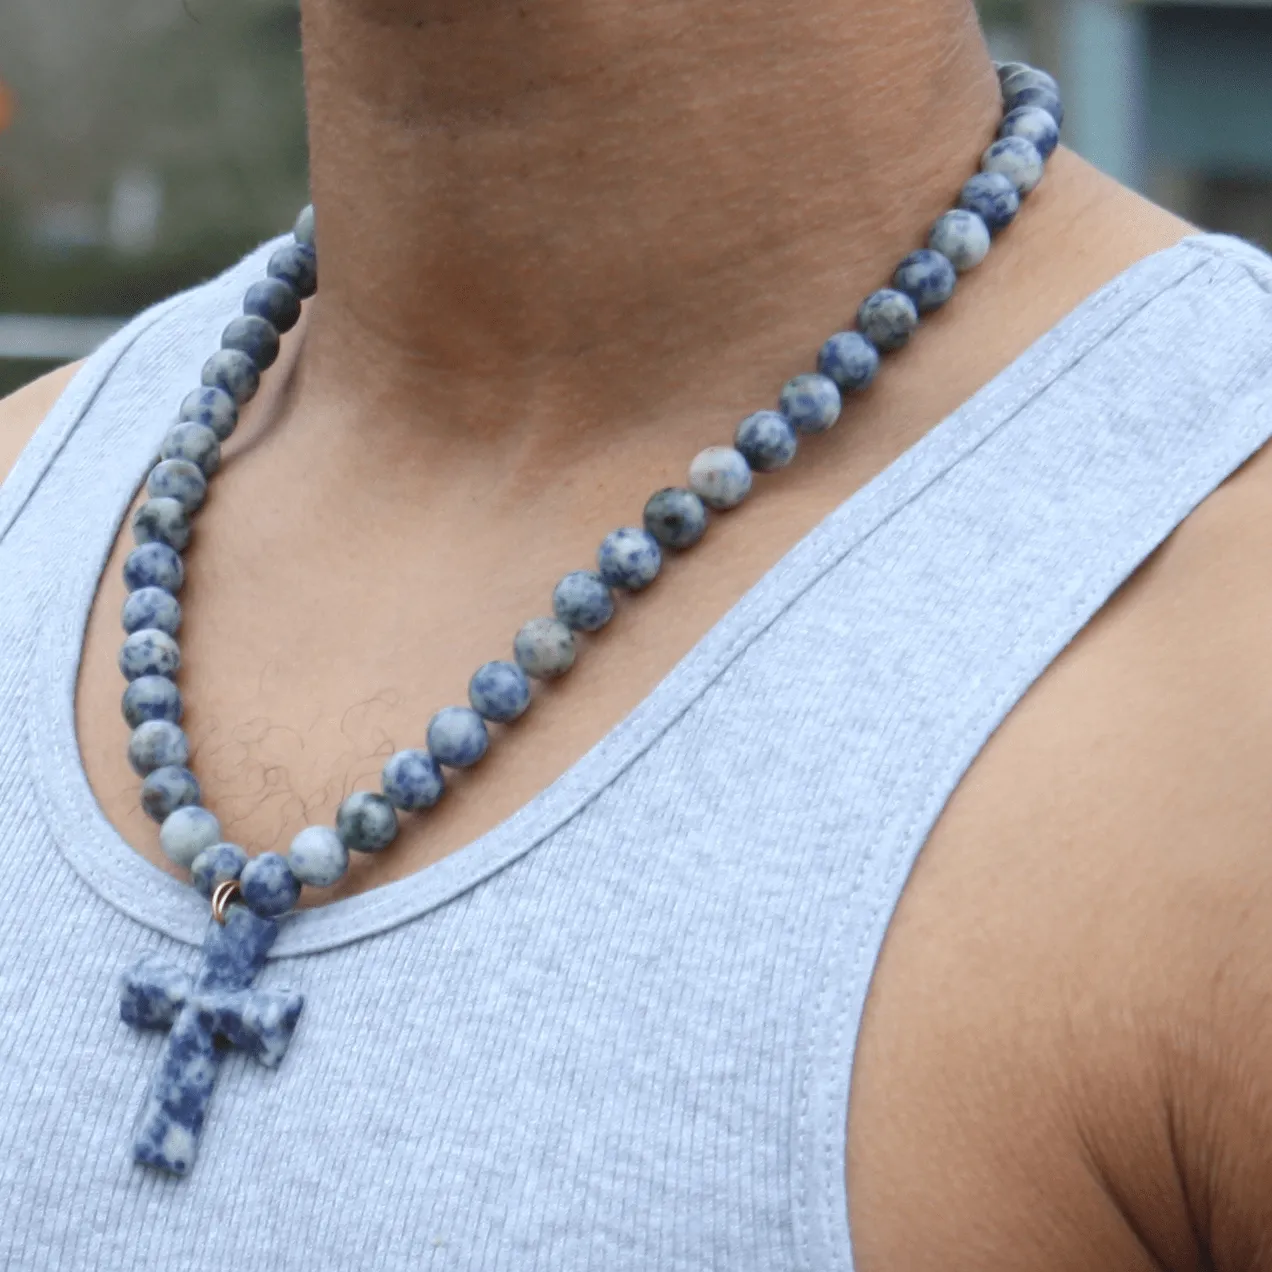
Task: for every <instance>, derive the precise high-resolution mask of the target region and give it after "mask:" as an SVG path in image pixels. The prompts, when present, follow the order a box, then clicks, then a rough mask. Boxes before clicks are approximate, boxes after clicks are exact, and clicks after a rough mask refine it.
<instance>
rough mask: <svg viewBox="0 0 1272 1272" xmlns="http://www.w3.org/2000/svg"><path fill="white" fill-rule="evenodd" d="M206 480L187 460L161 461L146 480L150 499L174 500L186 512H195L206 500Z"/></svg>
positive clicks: (200, 471) (194, 465) (196, 466)
mask: <svg viewBox="0 0 1272 1272" xmlns="http://www.w3.org/2000/svg"><path fill="white" fill-rule="evenodd" d="M207 493H208V479H207V478H206V477H205V476H204V475H203V472H202V470H201V469H200V468H199V466H198V464H192V463H191V462H190V461H189V460H188V459H162V460H160V461H159V463H157V464H156V465H155V466H154V467H153V468H152V469H151V470H150V476H149V477H147V478H146V494H148V495H149V496H150V497H151V499H175V500H176V501H177V502H178V503H179V504H180V505H181V506H182V507H183V508H184V509H185V510H186V512H197V511H198V510H199V509H200V508H201V507H202V506H203V501H204V499H206V498H207Z"/></svg>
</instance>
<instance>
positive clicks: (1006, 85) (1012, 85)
mask: <svg viewBox="0 0 1272 1272" xmlns="http://www.w3.org/2000/svg"><path fill="white" fill-rule="evenodd" d="M1007 65H1008V67H1009V69H1008V70H1007V71H1006V73H1005V74H1004V73H1001V72H1000V73H999V78H998V83H999V86H1000V87H1001V88H1002V93H1003V105H1004V106H1005V107H1006V108H1007V109H1008V110H1011V109H1012V107H1013V106H1015V104H1016V98H1017V96H1018V95H1019V94H1020V93H1021V92H1023V91H1024V90H1025V89H1026V88H1045V89H1046V90H1047V92H1049V93H1054V94H1055V95H1056V96H1057V97H1059V96H1060V85H1059V84H1058V83H1057V82H1056V81H1055V79H1054V77H1052V76H1051V75H1048V74H1047V72H1046V71H1041V70H1039V69H1038V68H1037V67H1036V66H1028V65H1026V64H1025V63H1024V62H1013V63H1008V64H1007Z"/></svg>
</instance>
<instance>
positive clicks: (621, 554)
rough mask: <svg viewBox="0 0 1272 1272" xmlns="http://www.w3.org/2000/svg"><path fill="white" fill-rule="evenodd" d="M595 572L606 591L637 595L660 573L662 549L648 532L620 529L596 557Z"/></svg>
mask: <svg viewBox="0 0 1272 1272" xmlns="http://www.w3.org/2000/svg"><path fill="white" fill-rule="evenodd" d="M596 568H597V571H598V572H599V573H600V576H601V578H603V579H604V580H605V582H606V583H608V584H609V585H610V587H621V588H623V589H625V590H626V591H628V592H639V591H640V590H641V589H642V588H646V587H648V586H649V585H650V584H651V583H652V582H653V581H654V580H655V579H656V578H657V577H658V571H659V570H660V569H662V549H661V548H660V547H659V546H658V540H657V539H655V538H654V536H653V535H652V534H650V533H649V531H648V530H640V529H637V528H636V527H635V526H624V527H622V529H620V530H611V531H610V533H609V534H607V535H606V536H605V538H604V539H603V540H602V541H601V546H600V548H599V549H598V550H597V553H596Z"/></svg>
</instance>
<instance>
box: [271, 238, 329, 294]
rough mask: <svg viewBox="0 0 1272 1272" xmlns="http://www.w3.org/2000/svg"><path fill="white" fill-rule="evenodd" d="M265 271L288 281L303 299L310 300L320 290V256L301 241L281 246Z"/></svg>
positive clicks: (288, 284)
mask: <svg viewBox="0 0 1272 1272" xmlns="http://www.w3.org/2000/svg"><path fill="white" fill-rule="evenodd" d="M265 272H266V273H267V274H268V275H269V276H270V278H277V279H279V280H280V281H282V282H284V283H286V284H287V286H288V287H290V288H291V289H292V291H294V292H295V293H296V295H297V296H299V297H300V298H301V299H302V300H308V299H309V297H310V296H312V295H313V294H314V292H316V291H317V290H318V257H317V255H316V254H315V253H314V251H313V250H312V249H311V248H308V247H304V246H303V245H302V244H300V243H289V244H288V245H287V246H286V247H280V248H279V249H278V251H276V252H275V253H274V255H273V256H271V257H270V258H269V264H268V265H267V266H266V267H265Z"/></svg>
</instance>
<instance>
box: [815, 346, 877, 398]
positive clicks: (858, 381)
mask: <svg viewBox="0 0 1272 1272" xmlns="http://www.w3.org/2000/svg"><path fill="white" fill-rule="evenodd" d="M817 369H818V371H820V372H821V373H822V375H825V376H829V377H830V378H831V379H832V380H834V382H835V383H836V384H837V385H839V387H840V389H842V390H843V391H844V392H846V393H850V392H854V391H856V390H860V389H865V388H869V387H870V385H871V384H872V383H873V382H874V378H875V376H876V375H877V374H878V371H879V350H878V349H876V348H875V347H874V345H872V344H871V343H870V341H869V340H867V339H866V338H865V336H863V335H862V334H861V332H859V331H838V332H836V333H835V334H834V335H833V336H831V338H830V339H829V340H827V341H826V343H825V344H824V345H822V347H821V352H820V353H819V354H818V355H817Z"/></svg>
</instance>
